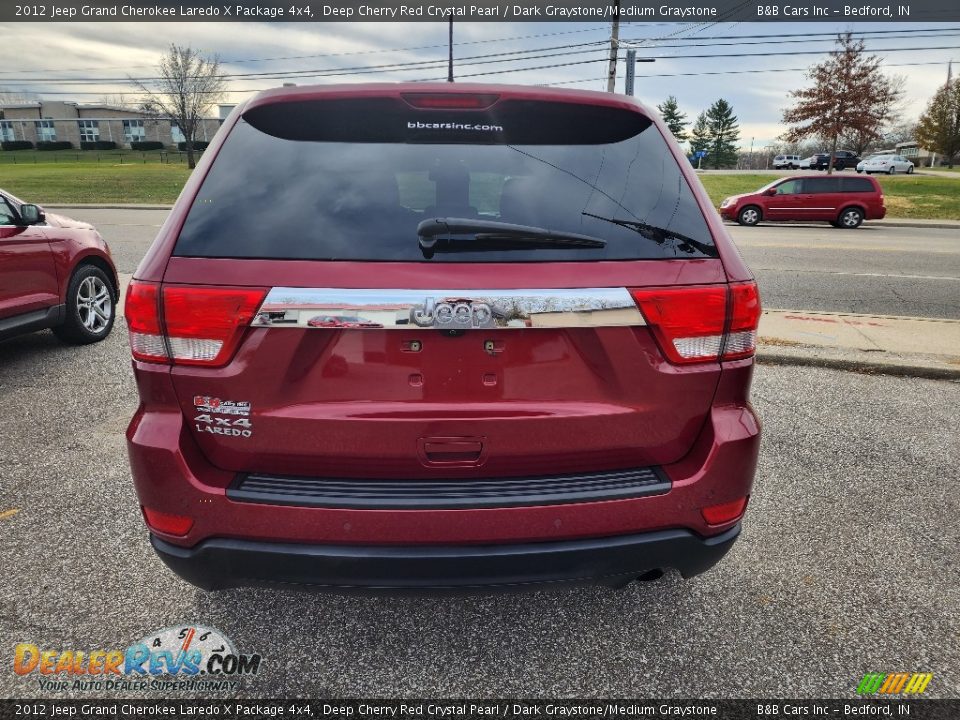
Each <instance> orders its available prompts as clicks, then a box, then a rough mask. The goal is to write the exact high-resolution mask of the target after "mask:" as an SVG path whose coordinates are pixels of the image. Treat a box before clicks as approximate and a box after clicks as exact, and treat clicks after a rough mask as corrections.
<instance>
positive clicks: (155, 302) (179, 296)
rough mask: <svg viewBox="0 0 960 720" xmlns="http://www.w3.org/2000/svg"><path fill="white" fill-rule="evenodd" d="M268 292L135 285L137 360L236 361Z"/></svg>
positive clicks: (129, 307)
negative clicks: (247, 332) (237, 354)
mask: <svg viewBox="0 0 960 720" xmlns="http://www.w3.org/2000/svg"><path fill="white" fill-rule="evenodd" d="M266 293H267V291H266V290H265V289H263V288H234V287H198V286H193V285H164V286H163V288H162V291H161V289H160V286H159V285H157V284H154V283H143V282H139V281H136V280H134V281H132V282H131V283H130V287H129V289H128V290H127V302H126V311H125V316H126V319H127V326H128V328H129V330H130V349H131V351H132V352H133V357H134V358H135V359H137V360H143V361H146V362H170V361H172V362H173V363H174V364H175V365H203V366H207V367H218V366H221V365H225V364H227V363H228V362H229V361H230V358H232V357H233V353H234V351H235V350H236V349H237V345H238V344H239V342H240V339H241V338H242V337H243V333H244V332H245V331H246V329H247V327H248V326H249V325H250V322H251V321H252V320H253V318H254V315H255V314H256V312H257V308H259V307H260V303H262V302H263V298H264V297H265V296H266Z"/></svg>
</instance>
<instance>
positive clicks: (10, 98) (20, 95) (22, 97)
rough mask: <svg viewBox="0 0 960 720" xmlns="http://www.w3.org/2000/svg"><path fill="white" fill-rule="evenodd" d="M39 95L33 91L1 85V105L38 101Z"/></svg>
mask: <svg viewBox="0 0 960 720" xmlns="http://www.w3.org/2000/svg"><path fill="white" fill-rule="evenodd" d="M36 100H37V96H36V94H35V93H31V92H20V91H19V90H9V89H7V88H4V87H0V105H16V104H17V103H27V102H36Z"/></svg>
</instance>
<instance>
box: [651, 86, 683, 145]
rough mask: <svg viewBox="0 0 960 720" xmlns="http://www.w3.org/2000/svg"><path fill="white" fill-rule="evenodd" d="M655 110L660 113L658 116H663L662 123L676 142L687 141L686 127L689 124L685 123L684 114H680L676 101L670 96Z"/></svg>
mask: <svg viewBox="0 0 960 720" xmlns="http://www.w3.org/2000/svg"><path fill="white" fill-rule="evenodd" d="M657 110H659V111H660V115H661V116H663V121H664V122H665V123H666V124H667V127H668V128H670V132H671V133H673V136H674V137H675V138H676V139H677V142H678V143H682V142H684V141H685V140H686V139H687V131H686V127H687V125H689V124H690V123H689V122H687V115H686V113H682V112H680V106H679V105H678V104H677V99H676V98H675V97H674V96H673V95H671V96H670V97H668V98H667V99H666V100H664V101H663V104H662V105H657Z"/></svg>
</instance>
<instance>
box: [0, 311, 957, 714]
mask: <svg viewBox="0 0 960 720" xmlns="http://www.w3.org/2000/svg"><path fill="white" fill-rule="evenodd" d="M128 353H129V350H128V348H127V340H126V333H125V331H124V328H123V324H122V321H121V322H119V323H118V325H117V329H116V331H115V332H114V333H113V335H112V336H111V337H110V338H109V339H108V340H107V341H106V342H104V343H101V344H99V345H95V346H88V347H85V348H65V347H63V346H61V345H59V344H57V342H56V341H55V340H54V339H53V337H52V336H51V334H50V333H38V334H35V335H31V336H26V337H22V338H18V339H15V340H11V341H8V342H4V343H0V407H3V408H4V409H5V412H3V413H0V457H2V458H3V462H2V464H0V489H2V491H0V504H2V506H0V568H2V569H3V571H2V572H0V648H2V649H3V650H2V653H0V656H2V661H3V666H4V670H3V672H0V697H16V696H19V697H35V696H38V695H40V696H43V695H46V693H44V692H42V691H40V690H39V689H38V685H37V681H36V678H35V677H28V678H19V677H17V676H15V675H14V674H13V672H11V665H10V663H11V656H10V652H11V649H12V647H13V645H14V643H17V642H34V643H37V644H39V645H41V646H43V647H45V648H60V649H67V648H71V649H80V650H89V649H96V648H108V649H109V648H116V647H120V648H123V647H126V645H127V643H130V642H134V641H136V640H137V639H138V638H140V637H143V636H144V635H145V634H146V633H147V632H149V631H151V630H154V629H158V628H163V627H167V626H170V625H174V624H180V623H192V622H196V623H203V624H206V625H212V626H214V627H216V628H219V629H220V630H222V631H223V632H224V633H226V634H227V635H228V636H229V637H231V638H233V640H234V641H235V642H236V644H237V646H238V648H239V650H240V651H241V652H259V653H261V654H262V655H263V658H264V660H263V666H262V673H261V674H260V675H259V676H257V677H256V678H254V679H252V680H248V681H247V684H246V686H245V689H244V690H243V693H244V694H247V695H250V696H266V697H282V696H298V695H299V696H317V695H319V694H325V693H330V694H335V695H340V696H352V697H357V696H376V697H394V696H408V697H409V696H418V695H419V696H459V697H464V696H615V697H635V696H654V697H657V696H660V697H663V696H673V697H698V696H703V697H724V696H767V697H778V696H779V697H784V696H786V697H839V698H848V697H849V698H852V697H854V689H855V687H856V685H857V683H858V682H859V679H860V678H861V677H862V676H863V674H864V673H865V672H868V671H870V672H887V671H914V670H917V671H929V672H933V673H934V679H933V681H932V683H931V685H930V687H929V689H928V691H927V694H928V695H932V696H935V697H943V696H953V697H956V696H958V695H960V642H958V637H960V565H958V563H957V562H956V549H957V547H958V544H960V524H958V523H957V521H956V518H957V517H958V514H960V502H958V495H957V492H956V483H957V467H958V465H960V444H958V443H957V436H956V432H955V430H956V428H957V427H958V426H960V384H954V383H948V382H936V381H928V380H911V379H903V378H891V377H882V376H865V375H855V374H847V373H841V372H836V371H829V370H819V369H813V368H787V367H762V366H761V367H760V368H758V371H757V374H756V382H755V392H754V399H755V401H756V405H757V408H758V410H759V412H760V413H761V415H762V417H763V420H764V423H765V428H764V431H765V440H764V444H763V450H762V457H761V462H760V469H759V474H758V483H757V485H756V488H755V495H754V497H753V499H752V501H751V507H750V511H749V515H748V520H747V522H746V524H745V528H744V532H743V535H742V538H741V540H740V541H739V542H738V543H737V545H736V546H735V547H734V549H733V551H732V552H731V554H730V555H729V556H728V557H727V558H726V560H725V561H724V562H723V563H722V564H721V565H720V566H718V567H717V568H716V569H715V570H713V571H711V572H710V573H708V574H706V575H704V576H701V577H700V578H697V579H693V580H690V581H681V580H680V579H679V578H677V577H675V576H672V575H669V576H667V577H666V578H664V579H662V580H661V581H658V582H656V583H648V584H644V585H636V584H635V585H632V586H630V587H628V588H627V589H625V590H623V591H619V592H615V591H610V590H607V589H597V588H586V589H554V590H550V591H541V592H537V593H533V594H524V595H506V596H493V597H490V596H486V597H483V596H481V597H452V598H451V597H448V598H427V599H424V598H405V597H401V598H382V597H381V598H376V597H373V598H370V597H362V598H346V597H339V596H325V595H313V594H306V593H298V592H293V591H286V590H274V591H267V590H248V591H229V592H223V593H219V594H208V593H204V592H201V591H198V590H195V589H193V588H192V587H190V586H188V585H186V584H184V583H183V582H181V581H179V580H178V579H177V578H175V577H174V576H173V575H171V574H170V573H169V572H168V571H167V570H166V568H165V567H164V566H163V565H162V563H161V562H160V561H159V560H158V559H157V558H156V557H155V556H154V555H153V552H152V551H151V550H150V548H149V546H148V544H147V539H146V532H145V530H144V527H143V522H142V520H141V518H140V514H139V511H138V508H137V501H136V499H135V496H134V493H133V489H132V485H131V482H130V478H129V471H128V467H127V459H126V454H125V449H124V441H123V434H122V433H123V429H124V427H125V425H126V423H127V420H128V418H129V417H130V415H131V413H132V412H133V409H134V406H135V403H136V401H135V390H134V386H133V381H132V377H131V372H130V367H129V360H128V358H129V354H128ZM13 509H16V510H19V512H17V513H16V514H14V515H12V516H4V511H8V510H13ZM97 694H98V695H99V694H103V693H97ZM60 697H63V695H61V696H60Z"/></svg>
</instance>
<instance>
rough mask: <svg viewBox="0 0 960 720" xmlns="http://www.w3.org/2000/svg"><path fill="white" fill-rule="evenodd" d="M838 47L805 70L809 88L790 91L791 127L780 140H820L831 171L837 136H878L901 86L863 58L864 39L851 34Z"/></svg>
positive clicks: (786, 115)
mask: <svg viewBox="0 0 960 720" xmlns="http://www.w3.org/2000/svg"><path fill="white" fill-rule="evenodd" d="M837 45H838V47H837V49H835V50H833V51H832V52H831V53H830V57H829V58H828V59H827V60H824V61H823V62H822V63H820V64H818V65H814V66H813V67H811V68H810V69H809V70H808V71H807V77H808V78H809V79H810V81H811V83H812V85H811V86H810V87H807V88H802V89H800V90H791V91H790V95H789V96H790V97H791V98H792V99H793V101H794V105H793V107H790V108H787V109H786V110H784V111H783V121H784V122H785V123H787V124H788V125H789V126H790V127H789V129H788V130H787V132H786V134H785V135H784V136H783V137H784V139H786V140H788V141H789V142H799V141H800V140H805V139H807V138H821V139H823V140H824V142H826V143H827V144H828V145H829V146H830V164H829V166H828V167H829V170H830V172H832V171H833V156H834V154H835V153H836V151H837V143H838V140H839V138H840V137H841V135H847V136H848V137H849V136H850V135H851V134H852V135H855V136H857V137H859V138H860V139H861V141H864V140H865V139H870V138H873V139H875V138H878V137H880V134H881V132H882V130H883V127H884V126H885V125H886V124H887V122H888V121H889V119H890V117H891V116H892V115H893V114H894V113H895V112H896V105H897V100H898V98H899V96H900V94H901V92H900V87H899V85H901V84H902V83H898V82H897V81H895V80H892V79H891V78H889V77H887V76H886V75H884V74H883V73H882V72H881V71H880V63H881V60H880V58H878V57H877V56H875V55H870V56H867V55H866V54H865V53H864V44H863V41H862V40H857V41H854V39H853V35H852V34H851V33H845V34H843V35H838V36H837Z"/></svg>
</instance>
